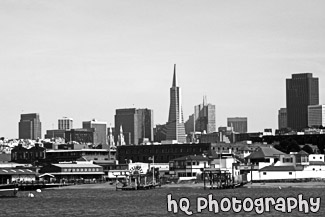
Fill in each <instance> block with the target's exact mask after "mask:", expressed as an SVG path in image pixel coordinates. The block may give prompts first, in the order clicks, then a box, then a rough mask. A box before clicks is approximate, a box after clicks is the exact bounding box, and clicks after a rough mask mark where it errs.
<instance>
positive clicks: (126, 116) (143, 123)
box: [115, 108, 154, 145]
mask: <svg viewBox="0 0 325 217" xmlns="http://www.w3.org/2000/svg"><path fill="white" fill-rule="evenodd" d="M153 124H154V123H153V110H151V109H147V108H145V109H135V108H125V109H116V111H115V129H120V126H122V127H123V134H124V139H125V143H126V144H134V145H138V144H140V143H141V142H142V141H143V140H144V139H148V140H149V141H153V139H154V138H153ZM118 133H119V132H115V138H116V139H117V136H118V135H117V134H118Z"/></svg>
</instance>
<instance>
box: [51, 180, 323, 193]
mask: <svg viewBox="0 0 325 217" xmlns="http://www.w3.org/2000/svg"><path fill="white" fill-rule="evenodd" d="M157 188H158V189H159V188H170V189H173V188H202V190H203V188H204V184H203V183H196V184H193V183H181V184H165V185H162V186H161V187H157ZM242 188H325V182H274V183H247V184H246V185H244V186H243V187H242ZM48 189H52V190H64V189H110V190H114V191H115V190H116V186H115V184H110V183H108V182H106V183H98V184H80V185H70V186H63V187H56V188H47V189H46V190H48ZM207 189H209V187H208V185H207Z"/></svg>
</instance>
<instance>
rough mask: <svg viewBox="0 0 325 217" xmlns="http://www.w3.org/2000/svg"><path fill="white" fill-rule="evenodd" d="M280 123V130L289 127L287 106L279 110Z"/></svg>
mask: <svg viewBox="0 0 325 217" xmlns="http://www.w3.org/2000/svg"><path fill="white" fill-rule="evenodd" d="M278 125H279V130H281V129H285V128H287V127H288V121H287V109H286V108H280V110H279V113H278Z"/></svg>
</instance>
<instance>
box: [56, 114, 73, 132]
mask: <svg viewBox="0 0 325 217" xmlns="http://www.w3.org/2000/svg"><path fill="white" fill-rule="evenodd" d="M72 128H73V119H72V118H67V117H63V118H60V119H59V120H58V129H59V130H70V129H72Z"/></svg>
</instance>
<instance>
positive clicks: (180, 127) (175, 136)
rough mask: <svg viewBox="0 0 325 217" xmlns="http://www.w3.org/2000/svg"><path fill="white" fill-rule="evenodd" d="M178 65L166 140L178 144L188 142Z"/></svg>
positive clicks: (172, 91)
mask: <svg viewBox="0 0 325 217" xmlns="http://www.w3.org/2000/svg"><path fill="white" fill-rule="evenodd" d="M177 85H178V84H177V77H176V65H174V77H173V83H172V87H171V88H170V106H169V116H168V122H167V124H166V127H167V135H166V140H176V141H177V142H178V143H185V142H186V134H185V126H184V119H183V110H182V103H181V102H182V100H181V88H180V87H178V86H177Z"/></svg>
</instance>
